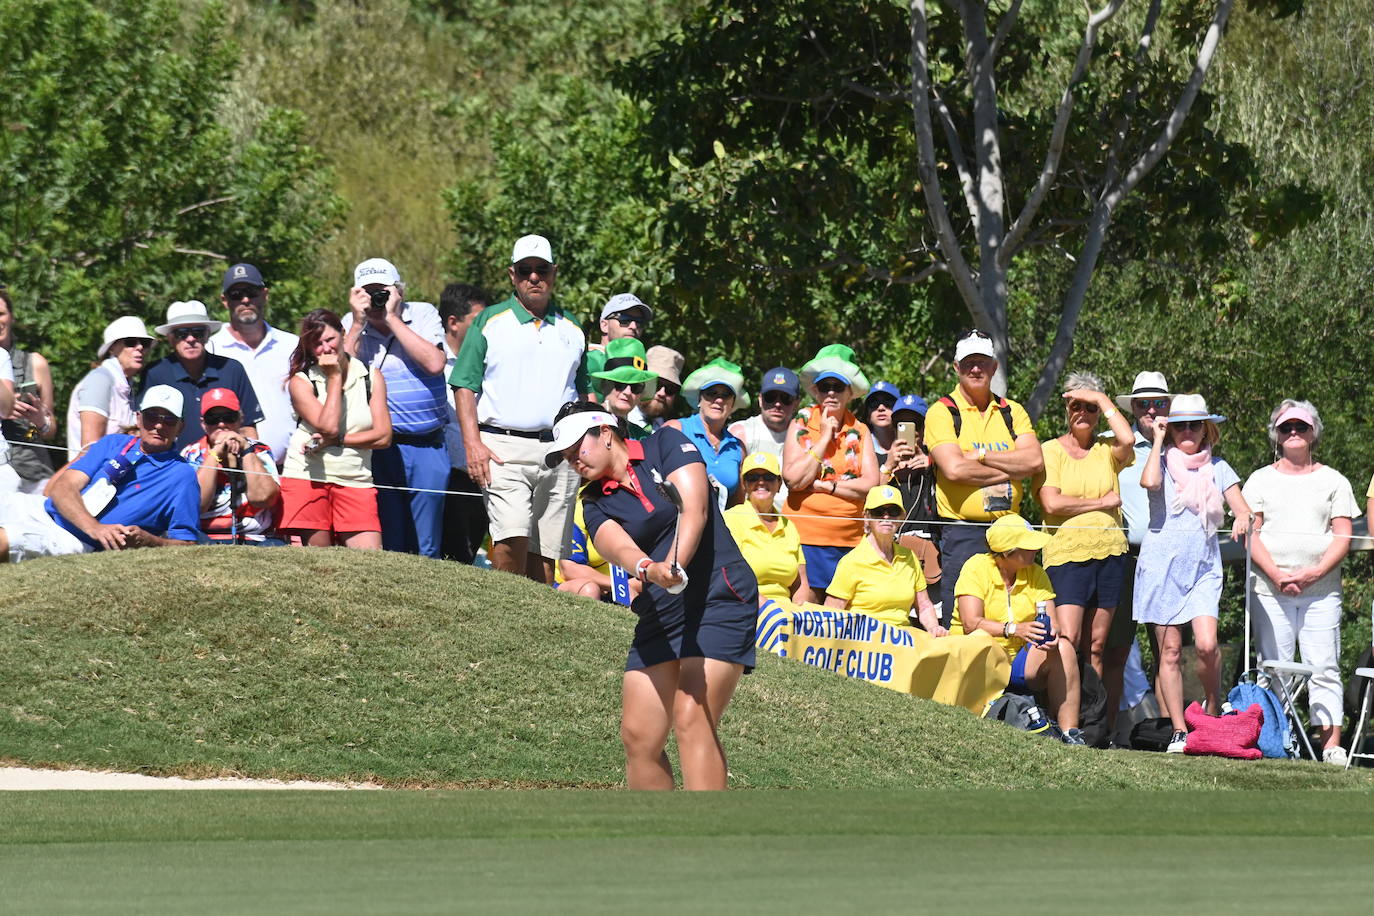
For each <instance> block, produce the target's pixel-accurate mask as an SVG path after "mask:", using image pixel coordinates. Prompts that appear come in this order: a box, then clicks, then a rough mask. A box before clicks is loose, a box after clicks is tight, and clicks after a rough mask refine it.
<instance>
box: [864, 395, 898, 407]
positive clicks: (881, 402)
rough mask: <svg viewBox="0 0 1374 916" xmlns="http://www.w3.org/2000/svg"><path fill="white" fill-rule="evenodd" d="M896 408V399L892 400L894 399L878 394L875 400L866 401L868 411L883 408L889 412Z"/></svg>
mask: <svg viewBox="0 0 1374 916" xmlns="http://www.w3.org/2000/svg"><path fill="white" fill-rule="evenodd" d="M896 406H897V399H896V398H894V397H892V396H891V395H886V394H880V395H878V396H877V397H876V398H869V399H868V409H869V410H877V409H878V408H880V407H885V408H887V409H888V410H891V409H892V408H894V407H896Z"/></svg>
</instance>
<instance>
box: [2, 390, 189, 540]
mask: <svg viewBox="0 0 1374 916" xmlns="http://www.w3.org/2000/svg"><path fill="white" fill-rule="evenodd" d="M184 407H185V403H184V400H183V398H182V396H181V392H180V391H178V390H176V389H175V388H172V387H171V386H169V385H154V386H153V387H152V388H149V389H148V390H147V391H145V392H144V393H143V397H142V398H141V399H140V401H139V409H138V412H137V418H136V420H135V423H136V428H137V430H138V432H137V435H126V434H124V433H111V434H109V435H107V436H102V437H101V438H100V439H98V440H97V441H96V442H95V443H94V444H92V445H91V446H90V448H88V449H86V450H85V451H83V452H82V453H81V455H80V456H79V457H78V458H77V459H76V460H75V461H73V462H72V463H71V464H69V465H67V466H66V467H64V468H63V469H62V470H60V471H58V472H57V474H55V475H54V476H53V479H52V482H51V483H50V484H49V485H48V490H49V492H50V493H51V494H52V496H51V498H49V499H44V498H43V495H42V494H41V493H18V494H14V495H12V496H10V497H9V498H8V499H3V500H0V562H10V563H18V562H20V561H21V560H28V559H32V558H34V557H50V556H63V555H67V554H76V553H91V552H94V551H100V550H131V549H133V548H136V547H168V546H174V545H185V544H194V543H195V542H196V537H197V533H198V531H199V524H198V522H199V518H200V512H199V509H198V506H197V494H198V492H199V491H198V489H197V487H196V472H195V471H194V470H192V469H191V466H190V465H189V464H187V463H186V460H185V459H184V458H182V457H181V455H179V454H177V450H176V448H175V441H176V436H177V432H178V430H179V429H180V427H181V415H182V413H183V411H184Z"/></svg>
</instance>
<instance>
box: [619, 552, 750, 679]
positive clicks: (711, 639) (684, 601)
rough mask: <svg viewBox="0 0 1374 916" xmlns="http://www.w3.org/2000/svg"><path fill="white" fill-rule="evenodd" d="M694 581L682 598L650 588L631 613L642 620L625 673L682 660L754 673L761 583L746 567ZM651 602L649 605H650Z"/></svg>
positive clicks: (719, 571)
mask: <svg viewBox="0 0 1374 916" xmlns="http://www.w3.org/2000/svg"><path fill="white" fill-rule="evenodd" d="M701 585H704V586H705V587H704V588H702V587H699V586H698V583H697V582H696V580H695V579H693V580H692V581H690V582H689V583H688V586H687V590H686V591H685V592H683V593H682V594H681V595H669V594H668V593H667V592H665V591H664V590H663V589H661V588H659V587H658V586H657V585H650V586H648V587H647V588H646V589H645V590H644V591H643V592H642V593H641V594H640V597H639V598H637V599H635V602H634V604H633V605H631V609H632V610H634V612H635V613H636V614H638V615H639V623H638V624H637V625H636V626H635V638H634V643H633V644H631V646H630V653H629V656H628V657H627V658H626V660H625V670H626V671H635V670H638V669H641V668H650V667H652V666H654V665H659V664H662V663H663V662H670V661H673V660H675V659H680V658H713V659H717V660H719V661H723V662H731V663H733V664H737V665H743V666H744V670H745V673H748V672H749V671H752V670H753V668H754V637H755V630H756V629H757V627H758V619H759V593H758V583H757V581H756V580H755V578H754V571H753V570H752V569H750V568H749V567H748V566H747V565H744V564H742V563H741V564H732V565H729V566H722V567H717V568H716V569H715V570H713V575H712V576H711V577H710V581H709V582H706V583H701ZM646 596H648V598H649V599H650V600H647V601H646V600H645V598H646Z"/></svg>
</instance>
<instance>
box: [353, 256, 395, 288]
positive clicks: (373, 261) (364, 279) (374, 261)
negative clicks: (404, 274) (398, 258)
mask: <svg viewBox="0 0 1374 916" xmlns="http://www.w3.org/2000/svg"><path fill="white" fill-rule="evenodd" d="M400 282H401V272H400V271H399V270H397V269H396V265H395V264H392V263H391V262H390V261H388V260H387V259H386V258H368V259H367V260H366V261H364V262H362V263H361V264H359V265H358V266H357V267H355V268H353V285H354V286H367V285H368V284H369V283H380V284H382V285H383V286H395V285H396V284H397V283H400Z"/></svg>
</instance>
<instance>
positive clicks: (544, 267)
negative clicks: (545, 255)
mask: <svg viewBox="0 0 1374 916" xmlns="http://www.w3.org/2000/svg"><path fill="white" fill-rule="evenodd" d="M514 269H515V275H516V276H517V277H520V278H521V279H524V278H525V277H528V276H529V275H530V274H538V275H539V276H541V277H547V276H549V275H550V274H552V273H553V265H552V264H530V263H528V262H526V261H521V262H520V263H519V264H516V265H515V268H514Z"/></svg>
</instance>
